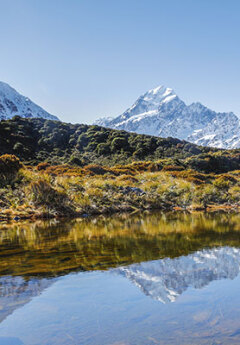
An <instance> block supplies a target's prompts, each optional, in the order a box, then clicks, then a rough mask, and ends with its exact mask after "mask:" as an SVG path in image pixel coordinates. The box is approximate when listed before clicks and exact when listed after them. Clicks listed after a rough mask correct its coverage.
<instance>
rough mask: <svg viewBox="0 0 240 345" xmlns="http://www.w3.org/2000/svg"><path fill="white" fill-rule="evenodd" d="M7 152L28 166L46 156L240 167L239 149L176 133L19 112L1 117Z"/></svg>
mask: <svg viewBox="0 0 240 345" xmlns="http://www.w3.org/2000/svg"><path fill="white" fill-rule="evenodd" d="M3 154H14V155H16V156H17V157H19V159H20V160H21V161H22V162H24V163H25V164H28V165H37V164H38V163H41V162H46V161H47V162H49V163H50V164H51V165H55V164H71V165H77V166H85V165H87V164H92V163H94V164H102V165H114V164H127V163H131V162H132V161H157V160H163V159H167V158H168V159H171V160H172V164H174V165H183V166H184V164H187V166H188V167H190V168H193V169H196V170H199V171H204V172H209V171H213V172H225V171H229V170H235V169H240V150H228V151H227V150H219V149H214V148H209V147H200V146H197V145H194V144H191V143H188V142H186V141H181V140H178V139H174V138H158V137H153V136H148V135H139V134H136V133H129V132H125V131H119V130H113V129H108V128H104V127H100V126H89V125H83V124H76V125H73V124H69V123H64V122H59V121H50V120H44V119H40V118H34V119H25V118H21V117H19V116H15V117H14V118H13V119H11V120H6V121H1V122H0V155H3ZM184 162H185V163H184ZM170 163H171V162H170Z"/></svg>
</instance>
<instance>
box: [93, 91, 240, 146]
mask: <svg viewBox="0 0 240 345" xmlns="http://www.w3.org/2000/svg"><path fill="white" fill-rule="evenodd" d="M95 124H98V125H100V126H104V127H109V128H114V129H123V130H126V131H130V132H136V133H139V134H149V135H154V136H159V137H163V138H166V137H174V138H178V139H181V140H187V141H190V142H192V143H195V144H197V145H203V146H213V147H218V148H240V120H239V118H238V117H237V116H236V115H235V114H233V113H232V112H230V113H217V112H215V111H213V110H210V109H208V108H207V107H205V106H204V105H202V104H201V103H192V104H190V105H186V104H185V103H184V102H183V101H182V100H181V99H180V98H179V97H178V96H177V95H176V93H175V92H174V91H173V90H172V89H170V88H166V87H164V86H159V87H157V88H155V89H152V90H149V91H148V92H146V93H145V94H144V95H142V96H140V97H139V98H138V99H137V101H136V102H135V103H134V104H133V105H132V106H131V107H130V108H129V109H127V110H126V111H125V112H124V113H123V114H122V115H120V116H117V117H116V118H109V117H107V118H101V119H99V120H97V121H96V122H95Z"/></svg>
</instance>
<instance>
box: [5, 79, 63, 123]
mask: <svg viewBox="0 0 240 345" xmlns="http://www.w3.org/2000/svg"><path fill="white" fill-rule="evenodd" d="M15 115H19V116H21V117H28V118H31V117H41V118H44V119H48V120H58V118H57V117H56V116H54V115H51V114H49V113H48V112H47V111H45V110H44V109H43V108H41V107H40V106H38V105H37V104H35V103H34V102H32V101H31V100H30V99H29V98H28V97H25V96H23V95H21V94H20V93H18V92H17V91H16V90H15V89H14V88H12V87H11V86H10V85H9V84H7V83H5V82H3V81H0V120H6V119H10V118H12V117H14V116H15Z"/></svg>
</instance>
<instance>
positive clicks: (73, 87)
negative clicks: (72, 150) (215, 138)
mask: <svg viewBox="0 0 240 345" xmlns="http://www.w3.org/2000/svg"><path fill="white" fill-rule="evenodd" d="M239 16H240V1H239V0H171V1H167V0H0V47H1V48H0V49H1V50H0V80H1V81H4V82H6V83H8V84H10V85H11V86H12V87H14V88H15V89H16V90H17V91H19V92H20V93H22V94H23V95H25V96H27V97H29V98H30V99H31V100H32V101H34V102H35V103H37V104H38V105H40V106H42V107H43V108H44V109H45V110H47V111H49V112H50V113H52V114H54V115H57V116H58V117H59V118H60V119H61V120H62V121H66V122H72V123H92V122H93V121H94V120H96V119H97V118H99V117H103V116H117V115H120V114H121V113H122V112H124V111H125V110H126V109H127V108H128V107H129V106H131V105H132V104H133V103H134V102H135V100H136V99H137V98H138V97H139V96H140V95H141V94H143V93H144V92H146V91H147V90H149V89H151V88H154V87H156V86H158V85H165V86H167V87H171V88H173V89H174V90H175V92H176V93H177V95H178V96H179V97H180V98H181V99H182V100H183V101H185V102H186V103H187V104H190V103H191V102H196V101H199V102H201V103H203V104H204V105H206V106H208V107H210V108H211V109H213V110H215V111H222V112H223V111H233V112H234V113H235V114H236V115H238V116H240V97H239V91H240V20H239Z"/></svg>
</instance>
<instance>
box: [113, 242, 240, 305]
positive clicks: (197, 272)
mask: <svg viewBox="0 0 240 345" xmlns="http://www.w3.org/2000/svg"><path fill="white" fill-rule="evenodd" d="M115 271H117V272H118V273H120V274H122V275H124V276H125V277H127V278H128V279H130V280H131V281H132V282H133V283H134V284H135V285H136V286H137V287H139V288H140V289H141V290H142V291H143V292H144V293H145V294H146V295H147V296H150V297H151V298H153V299H155V300H158V301H160V302H162V303H168V302H174V301H175V300H176V299H177V297H178V296H180V295H181V294H182V293H183V292H184V291H186V290H187V289H188V288H190V287H193V288H195V289H200V288H202V287H204V286H207V285H208V284H209V283H210V282H212V281H214V280H220V279H234V278H235V277H237V275H239V273H240V249H238V248H231V247H221V248H214V249H204V250H202V251H197V252H195V253H193V254H190V255H188V256H181V257H179V258H175V259H170V258H165V259H161V260H156V261H148V262H142V263H140V264H133V265H130V266H126V267H121V268H118V269H115Z"/></svg>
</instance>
